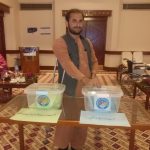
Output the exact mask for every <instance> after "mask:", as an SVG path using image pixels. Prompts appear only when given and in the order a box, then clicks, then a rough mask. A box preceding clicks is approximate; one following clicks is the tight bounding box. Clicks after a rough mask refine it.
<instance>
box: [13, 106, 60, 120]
mask: <svg viewBox="0 0 150 150" xmlns="http://www.w3.org/2000/svg"><path fill="white" fill-rule="evenodd" d="M60 114H61V110H47V109H36V108H22V109H21V110H20V111H18V112H17V113H16V114H15V115H14V116H12V117H11V118H10V119H12V120H18V121H31V122H48V123H57V121H58V119H59V116H60Z"/></svg>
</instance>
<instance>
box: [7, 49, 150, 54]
mask: <svg viewBox="0 0 150 150" xmlns="http://www.w3.org/2000/svg"><path fill="white" fill-rule="evenodd" d="M122 52H123V51H105V54H109V55H121V53H122ZM130 52H134V51H130ZM19 53H20V51H19V50H6V54H19ZM39 53H40V54H54V52H53V50H39ZM143 54H144V55H150V50H149V51H143Z"/></svg>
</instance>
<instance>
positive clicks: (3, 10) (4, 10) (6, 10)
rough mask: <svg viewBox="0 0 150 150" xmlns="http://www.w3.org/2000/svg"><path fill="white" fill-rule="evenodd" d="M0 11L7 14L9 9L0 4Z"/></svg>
mask: <svg viewBox="0 0 150 150" xmlns="http://www.w3.org/2000/svg"><path fill="white" fill-rule="evenodd" d="M0 11H2V12H7V13H9V7H8V6H7V5H5V4H3V3H1V2H0Z"/></svg>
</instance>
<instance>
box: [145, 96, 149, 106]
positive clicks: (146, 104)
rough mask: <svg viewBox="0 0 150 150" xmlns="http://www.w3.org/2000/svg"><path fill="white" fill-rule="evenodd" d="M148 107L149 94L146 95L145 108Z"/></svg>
mask: <svg viewBox="0 0 150 150" xmlns="http://www.w3.org/2000/svg"><path fill="white" fill-rule="evenodd" d="M148 107H149V95H146V102H145V109H148Z"/></svg>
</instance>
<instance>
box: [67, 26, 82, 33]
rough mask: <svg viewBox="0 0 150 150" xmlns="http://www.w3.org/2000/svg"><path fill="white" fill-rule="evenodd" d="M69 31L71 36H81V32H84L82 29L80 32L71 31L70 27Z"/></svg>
mask: <svg viewBox="0 0 150 150" xmlns="http://www.w3.org/2000/svg"><path fill="white" fill-rule="evenodd" d="M68 31H69V32H70V33H71V34H74V35H80V34H81V32H82V28H81V30H80V31H75V30H73V29H71V28H70V27H68Z"/></svg>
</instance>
